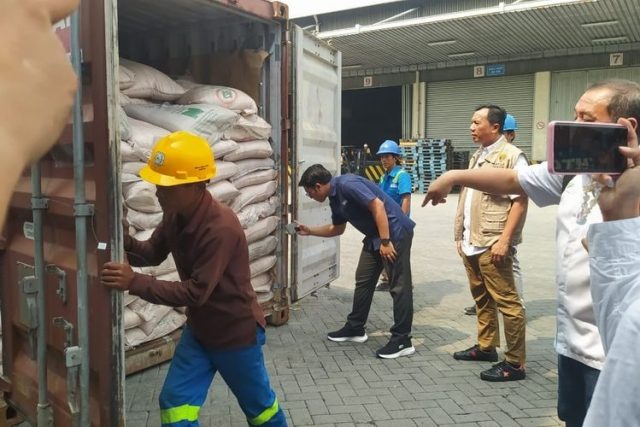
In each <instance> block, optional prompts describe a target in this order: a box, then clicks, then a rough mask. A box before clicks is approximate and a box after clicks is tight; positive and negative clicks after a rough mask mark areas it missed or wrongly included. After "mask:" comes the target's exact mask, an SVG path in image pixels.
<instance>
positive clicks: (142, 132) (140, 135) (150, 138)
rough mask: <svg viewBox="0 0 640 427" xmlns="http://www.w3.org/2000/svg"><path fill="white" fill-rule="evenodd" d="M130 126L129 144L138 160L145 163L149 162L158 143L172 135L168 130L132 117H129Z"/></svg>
mask: <svg viewBox="0 0 640 427" xmlns="http://www.w3.org/2000/svg"><path fill="white" fill-rule="evenodd" d="M129 124H130V125H131V140H130V141H129V142H130V143H131V145H132V146H133V150H134V151H135V152H136V154H137V155H138V158H139V159H140V160H141V161H143V162H146V161H147V160H149V157H150V156H151V150H152V149H153V146H154V145H155V144H156V142H158V140H159V139H160V138H164V137H165V136H167V135H169V133H170V132H169V131H168V130H166V129H163V128H161V127H158V126H155V125H152V124H151V123H147V122H143V121H141V120H136V119H133V118H131V117H129Z"/></svg>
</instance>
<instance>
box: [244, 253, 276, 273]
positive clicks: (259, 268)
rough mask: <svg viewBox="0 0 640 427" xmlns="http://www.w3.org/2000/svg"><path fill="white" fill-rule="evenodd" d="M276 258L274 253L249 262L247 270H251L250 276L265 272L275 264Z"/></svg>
mask: <svg viewBox="0 0 640 427" xmlns="http://www.w3.org/2000/svg"><path fill="white" fill-rule="evenodd" d="M276 261H277V258H276V256H275V255H269V256H265V257H262V258H258V259H257V260H255V261H253V262H252V263H251V264H249V270H251V277H255V276H257V275H259V274H262V273H266V272H267V271H269V270H271V268H272V267H273V266H274V265H276Z"/></svg>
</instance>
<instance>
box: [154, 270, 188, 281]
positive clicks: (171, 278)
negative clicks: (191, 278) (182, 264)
mask: <svg viewBox="0 0 640 427" xmlns="http://www.w3.org/2000/svg"><path fill="white" fill-rule="evenodd" d="M156 279H157V280H164V281H167V282H181V281H182V279H180V275H179V274H178V272H177V271H172V272H171V273H167V274H163V275H161V276H157V277H156Z"/></svg>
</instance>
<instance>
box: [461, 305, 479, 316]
mask: <svg viewBox="0 0 640 427" xmlns="http://www.w3.org/2000/svg"><path fill="white" fill-rule="evenodd" d="M463 311H464V314H466V315H467V316H475V315H476V306H475V305H470V306H469V307H465V308H464V310H463Z"/></svg>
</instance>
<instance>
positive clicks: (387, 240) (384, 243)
mask: <svg viewBox="0 0 640 427" xmlns="http://www.w3.org/2000/svg"><path fill="white" fill-rule="evenodd" d="M389 243H391V239H380V244H381V245H384V246H387V245H388V244H389Z"/></svg>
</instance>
